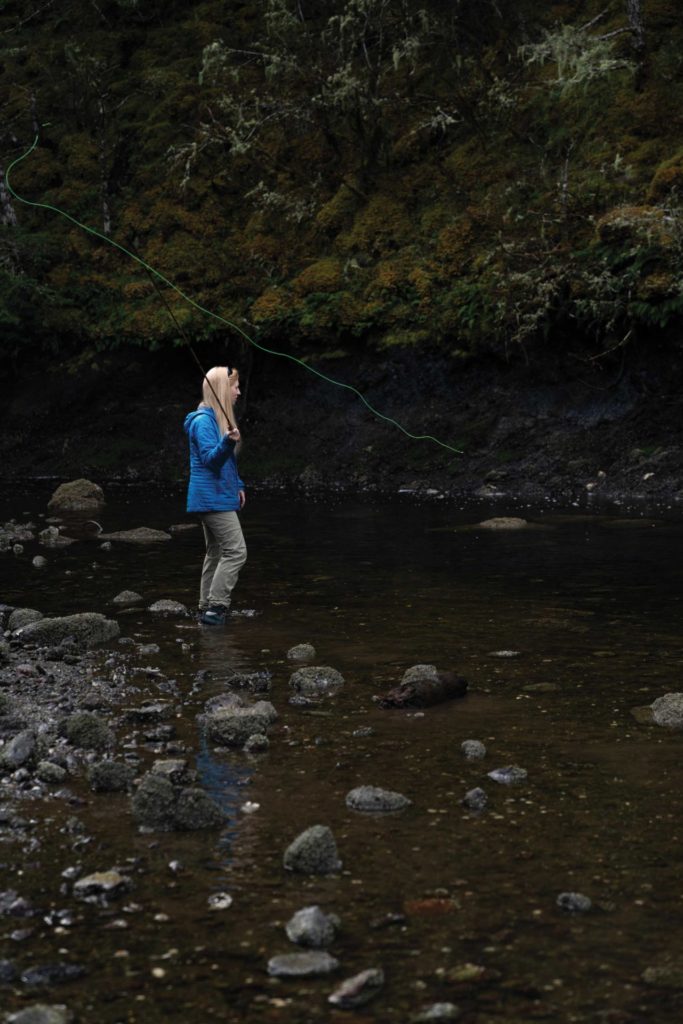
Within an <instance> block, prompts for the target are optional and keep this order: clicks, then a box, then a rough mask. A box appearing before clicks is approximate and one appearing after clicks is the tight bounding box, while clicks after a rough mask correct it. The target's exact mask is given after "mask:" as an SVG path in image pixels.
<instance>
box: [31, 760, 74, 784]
mask: <svg viewBox="0 0 683 1024" xmlns="http://www.w3.org/2000/svg"><path fill="white" fill-rule="evenodd" d="M66 776H67V771H66V768H62V766H61V764H55V762H54V761H39V762H38V764H37V766H36V778H37V779H39V780H40V781H41V782H45V783H47V784H48V785H51V784H54V785H57V784H59V783H60V782H64V779H65V778H66Z"/></svg>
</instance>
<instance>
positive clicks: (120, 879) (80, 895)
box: [73, 871, 132, 900]
mask: <svg viewBox="0 0 683 1024" xmlns="http://www.w3.org/2000/svg"><path fill="white" fill-rule="evenodd" d="M131 888H132V882H131V880H130V878H127V877H126V876H125V875H121V874H119V872H118V871H95V872H94V873H93V874H92V875H86V876H85V877H84V878H79V879H78V881H77V882H75V883H74V888H73V893H74V896H75V897H76V899H79V900H85V899H88V898H89V897H91V896H98V897H99V896H103V897H111V898H114V897H118V896H123V895H125V893H127V892H130V890H131Z"/></svg>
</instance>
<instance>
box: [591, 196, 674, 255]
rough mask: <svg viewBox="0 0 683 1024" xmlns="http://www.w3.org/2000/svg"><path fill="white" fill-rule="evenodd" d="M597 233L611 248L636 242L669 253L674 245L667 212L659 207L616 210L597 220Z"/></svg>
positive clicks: (626, 207)
mask: <svg viewBox="0 0 683 1024" xmlns="http://www.w3.org/2000/svg"><path fill="white" fill-rule="evenodd" d="M596 229H597V235H598V238H599V240H600V241H601V242H606V243H608V244H610V245H625V244H632V243H634V242H637V243H640V244H647V245H659V246H661V247H662V248H663V249H666V248H670V247H671V245H672V244H673V238H672V235H671V232H670V230H669V228H668V226H667V223H666V219H665V214H664V211H663V210H661V209H659V208H658V207H656V206H617V207H615V208H614V209H613V210H609V212H608V213H606V214H605V215H604V216H603V217H601V218H600V219H599V220H598V222H597V225H596Z"/></svg>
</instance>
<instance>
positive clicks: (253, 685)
mask: <svg viewBox="0 0 683 1024" xmlns="http://www.w3.org/2000/svg"><path fill="white" fill-rule="evenodd" d="M271 683H272V676H271V674H270V672H268V671H267V670H265V669H263V670H261V671H258V672H231V673H230V675H229V676H227V677H226V679H225V685H226V686H230V687H231V688H232V689H234V690H246V691H248V692H249V693H254V694H257V693H270V687H271Z"/></svg>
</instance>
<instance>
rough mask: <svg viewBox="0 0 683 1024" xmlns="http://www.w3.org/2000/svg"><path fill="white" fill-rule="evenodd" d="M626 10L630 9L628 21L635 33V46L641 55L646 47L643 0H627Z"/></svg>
mask: <svg viewBox="0 0 683 1024" xmlns="http://www.w3.org/2000/svg"><path fill="white" fill-rule="evenodd" d="M626 10H627V11H628V21H629V25H630V26H631V31H632V33H633V48H634V50H635V51H636V53H637V54H638V55H639V56H640V55H642V53H643V50H644V49H645V27H644V25H643V4H642V0H626Z"/></svg>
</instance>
